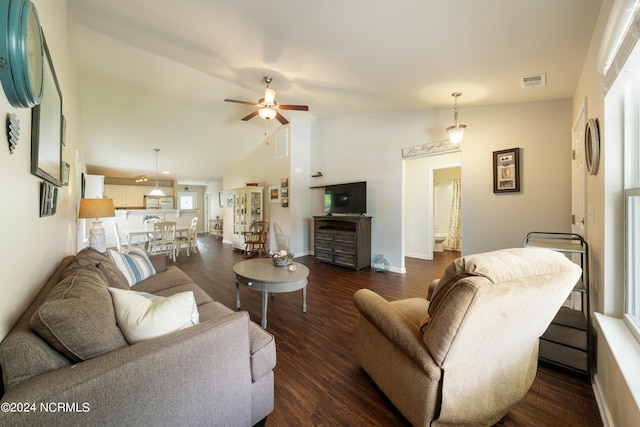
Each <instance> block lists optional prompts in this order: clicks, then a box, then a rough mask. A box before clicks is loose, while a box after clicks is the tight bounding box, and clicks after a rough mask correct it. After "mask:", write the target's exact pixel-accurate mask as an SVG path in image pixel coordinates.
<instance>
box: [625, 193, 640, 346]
mask: <svg viewBox="0 0 640 427" xmlns="http://www.w3.org/2000/svg"><path fill="white" fill-rule="evenodd" d="M625 204H626V209H625V215H626V216H625V226H626V230H625V240H626V245H625V308H624V311H625V320H626V321H627V323H628V324H629V326H630V327H631V330H632V331H634V332H635V334H636V338H638V339H639V340H640V187H636V188H631V189H627V190H626V191H625Z"/></svg>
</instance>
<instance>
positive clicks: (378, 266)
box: [371, 254, 391, 273]
mask: <svg viewBox="0 0 640 427" xmlns="http://www.w3.org/2000/svg"><path fill="white" fill-rule="evenodd" d="M371 268H373V270H374V271H377V272H378V273H387V272H389V269H390V268H391V266H390V265H389V261H387V260H386V259H385V258H384V256H383V255H382V254H380V255H377V256H376V258H375V259H374V260H373V264H371Z"/></svg>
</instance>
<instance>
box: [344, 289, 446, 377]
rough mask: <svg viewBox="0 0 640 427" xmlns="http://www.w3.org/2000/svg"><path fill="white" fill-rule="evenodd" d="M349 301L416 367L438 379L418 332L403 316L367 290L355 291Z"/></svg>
mask: <svg viewBox="0 0 640 427" xmlns="http://www.w3.org/2000/svg"><path fill="white" fill-rule="evenodd" d="M353 302H354V304H355V306H356V308H357V309H358V311H359V312H360V315H361V316H364V317H365V318H366V319H367V320H368V321H369V323H371V324H372V325H373V326H375V327H376V328H377V329H378V330H379V331H380V332H381V333H382V334H383V335H384V336H385V337H387V339H389V340H390V341H391V342H392V343H394V344H395V345H396V346H397V347H398V348H399V349H400V351H401V352H402V353H404V354H405V355H407V357H409V358H410V359H411V360H413V361H414V362H415V363H416V364H417V365H418V366H420V367H421V368H422V370H423V371H424V372H425V373H426V374H427V375H428V376H429V377H430V378H432V379H434V380H438V379H439V378H440V368H439V367H438V366H437V365H436V364H435V362H434V361H433V359H432V358H431V355H430V354H429V352H428V351H427V348H426V346H425V345H424V342H423V341H422V332H421V331H420V329H419V328H418V327H417V326H416V325H415V324H414V323H413V322H412V321H411V320H410V319H409V318H408V317H407V316H405V315H404V314H403V313H402V312H400V311H399V310H398V309H396V308H395V307H393V306H392V305H391V304H390V303H389V302H388V301H387V300H385V299H384V298H382V297H381V296H380V295H378V294H376V293H375V292H373V291H370V290H369V289H360V290H359V291H357V292H356V293H355V294H354V296H353Z"/></svg>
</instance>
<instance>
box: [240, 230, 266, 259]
mask: <svg viewBox="0 0 640 427" xmlns="http://www.w3.org/2000/svg"><path fill="white" fill-rule="evenodd" d="M268 236H269V223H268V222H267V221H256V222H254V223H253V224H251V226H250V227H249V231H246V232H245V233H244V257H245V258H250V257H252V256H254V255H256V254H260V255H262V254H263V253H264V254H265V255H266V254H267V249H266V244H267V237H268Z"/></svg>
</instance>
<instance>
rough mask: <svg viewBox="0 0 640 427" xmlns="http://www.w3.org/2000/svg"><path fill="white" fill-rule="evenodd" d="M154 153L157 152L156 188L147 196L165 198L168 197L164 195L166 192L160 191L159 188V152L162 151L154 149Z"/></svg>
mask: <svg viewBox="0 0 640 427" xmlns="http://www.w3.org/2000/svg"><path fill="white" fill-rule="evenodd" d="M153 151H155V152H156V188H154V189H153V190H151V192H150V193H149V194H147V195H148V196H154V197H164V196H166V194H164V192H163V191H162V190H161V189H160V187H158V152H159V151H160V149H159V148H154V149H153Z"/></svg>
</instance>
